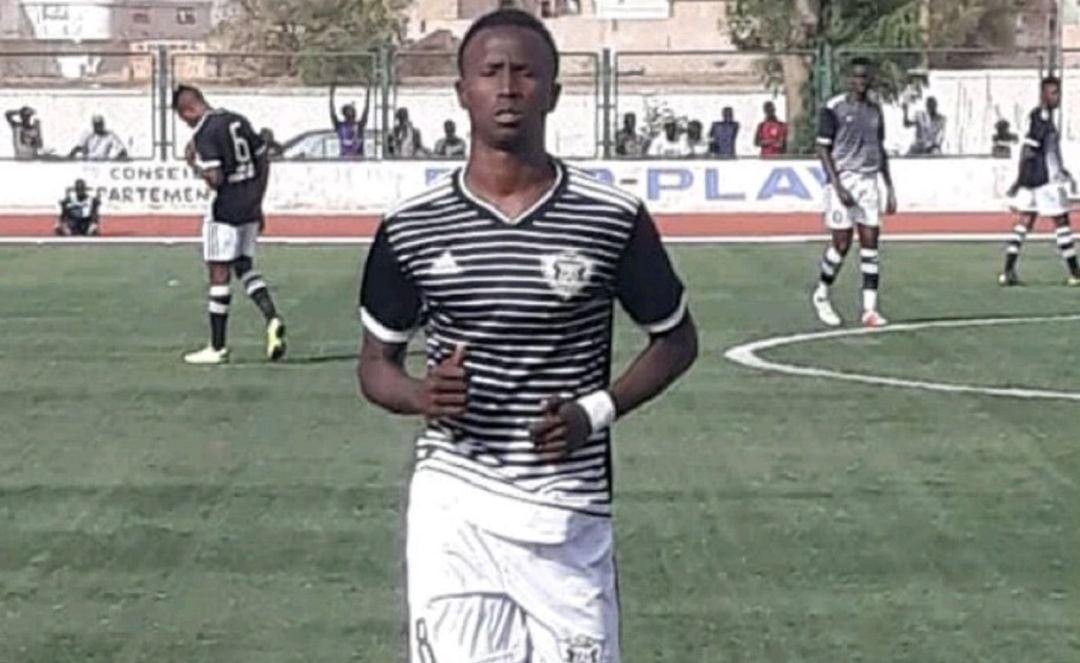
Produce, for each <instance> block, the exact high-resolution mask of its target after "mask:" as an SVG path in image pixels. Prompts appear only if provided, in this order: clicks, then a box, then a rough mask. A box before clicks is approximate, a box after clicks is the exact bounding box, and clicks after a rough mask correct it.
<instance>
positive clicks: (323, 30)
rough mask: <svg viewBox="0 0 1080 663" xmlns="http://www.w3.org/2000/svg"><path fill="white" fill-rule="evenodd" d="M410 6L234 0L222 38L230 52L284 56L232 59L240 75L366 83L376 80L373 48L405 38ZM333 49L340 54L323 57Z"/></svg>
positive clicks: (376, 0) (364, 0)
mask: <svg viewBox="0 0 1080 663" xmlns="http://www.w3.org/2000/svg"><path fill="white" fill-rule="evenodd" d="M409 5H410V2H409V0H233V2H232V6H231V7H230V10H231V11H230V13H229V17H228V18H227V19H226V20H225V21H224V22H223V23H222V24H221V25H220V26H219V27H218V37H219V39H220V41H221V42H222V43H223V45H224V46H225V48H226V49H228V50H229V51H234V52H238V53H272V54H279V53H280V54H281V55H280V56H279V57H271V58H267V57H257V56H251V57H245V56H238V57H236V58H230V60H231V62H230V63H229V65H230V69H229V70H230V71H236V72H237V73H238V74H239V75H244V74H247V75H251V74H255V75H258V76H262V77H273V78H283V77H284V78H289V79H295V78H299V79H300V80H301V81H302V82H303V83H304V84H306V85H328V84H330V83H333V82H336V81H340V82H342V83H345V84H365V85H366V84H370V83H373V82H374V79H375V67H376V63H375V59H374V54H373V51H374V50H375V49H377V48H379V47H382V46H386V45H394V44H399V43H401V41H402V40H403V39H404V35H405V10H406V9H407V8H408V7H409ZM305 53H317V54H319V55H305ZM332 53H340V54H341V55H340V56H332V55H322V54H332Z"/></svg>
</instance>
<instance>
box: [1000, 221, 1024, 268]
mask: <svg viewBox="0 0 1080 663" xmlns="http://www.w3.org/2000/svg"><path fill="white" fill-rule="evenodd" d="M1027 233H1028V229H1027V226H1025V225H1024V224H1022V223H1018V224H1016V226H1014V227H1013V234H1012V237H1010V238H1009V243H1008V244H1007V245H1006V246H1005V271H1006V272H1011V271H1013V270H1015V269H1016V261H1017V260H1019V259H1020V247H1021V246H1023V245H1024V238H1025V237H1027Z"/></svg>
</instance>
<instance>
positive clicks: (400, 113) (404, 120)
mask: <svg viewBox="0 0 1080 663" xmlns="http://www.w3.org/2000/svg"><path fill="white" fill-rule="evenodd" d="M394 120H395V121H396V122H397V123H398V124H400V125H402V126H405V125H407V124H408V123H409V109H408V108H399V109H397V110H396V111H395V112H394Z"/></svg>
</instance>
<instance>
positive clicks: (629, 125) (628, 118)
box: [622, 113, 637, 133]
mask: <svg viewBox="0 0 1080 663" xmlns="http://www.w3.org/2000/svg"><path fill="white" fill-rule="evenodd" d="M622 125H623V128H624V129H626V130H627V131H628V132H630V133H633V132H634V129H635V128H636V127H637V115H634V114H633V113H627V114H626V115H623V116H622Z"/></svg>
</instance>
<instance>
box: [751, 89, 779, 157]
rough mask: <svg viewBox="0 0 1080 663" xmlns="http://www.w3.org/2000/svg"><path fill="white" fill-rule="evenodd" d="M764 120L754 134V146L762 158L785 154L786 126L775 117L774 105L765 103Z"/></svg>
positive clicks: (769, 102)
mask: <svg viewBox="0 0 1080 663" xmlns="http://www.w3.org/2000/svg"><path fill="white" fill-rule="evenodd" d="M764 111H765V119H764V120H763V121H762V122H761V124H759V125H758V126H757V131H755V132H754V145H755V146H757V147H760V148H761V156H762V157H764V158H768V157H775V156H779V155H781V154H783V153H785V152H787V125H786V124H784V122H783V121H781V120H780V119H778V118H777V117H776V104H774V103H773V102H771V101H766V102H765V107H764Z"/></svg>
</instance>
